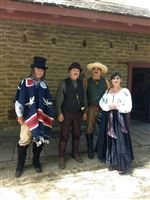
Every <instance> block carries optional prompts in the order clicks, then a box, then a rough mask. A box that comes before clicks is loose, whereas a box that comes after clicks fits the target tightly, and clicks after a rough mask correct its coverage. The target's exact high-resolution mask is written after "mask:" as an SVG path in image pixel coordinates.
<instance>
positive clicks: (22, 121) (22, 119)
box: [17, 116, 24, 125]
mask: <svg viewBox="0 0 150 200" xmlns="http://www.w3.org/2000/svg"><path fill="white" fill-rule="evenodd" d="M17 121H18V123H19V124H20V125H22V124H24V118H23V116H21V117H18V120H17Z"/></svg>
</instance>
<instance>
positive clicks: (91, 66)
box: [87, 62, 108, 74]
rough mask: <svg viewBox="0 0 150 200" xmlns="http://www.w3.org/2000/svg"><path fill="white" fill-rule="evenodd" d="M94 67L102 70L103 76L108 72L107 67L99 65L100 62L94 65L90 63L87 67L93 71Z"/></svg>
mask: <svg viewBox="0 0 150 200" xmlns="http://www.w3.org/2000/svg"><path fill="white" fill-rule="evenodd" d="M93 67H98V68H100V69H101V70H102V73H103V74H106V73H107V71H108V68H107V67H106V66H105V65H102V64H101V63H99V62H94V63H90V64H88V65H87V69H88V70H92V69H93Z"/></svg>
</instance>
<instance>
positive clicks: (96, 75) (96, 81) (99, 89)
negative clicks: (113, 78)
mask: <svg viewBox="0 0 150 200" xmlns="http://www.w3.org/2000/svg"><path fill="white" fill-rule="evenodd" d="M87 69H88V70H89V71H91V73H92V76H91V77H90V78H88V79H87V80H84V83H85V87H86V90H87V100H88V112H87V113H88V115H87V131H86V140H87V150H88V158H89V159H92V158H94V147H93V132H94V128H95V123H96V117H97V114H98V112H99V111H100V107H99V100H100V99H101V97H102V96H103V94H104V93H105V91H106V90H107V89H108V88H109V82H108V81H107V80H106V79H104V78H103V77H102V76H103V75H104V74H106V73H107V71H108V68H107V67H106V66H105V65H102V64H101V63H98V62H95V63H90V64H88V65H87Z"/></svg>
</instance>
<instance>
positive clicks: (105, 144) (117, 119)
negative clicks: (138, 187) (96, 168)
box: [96, 72, 134, 174]
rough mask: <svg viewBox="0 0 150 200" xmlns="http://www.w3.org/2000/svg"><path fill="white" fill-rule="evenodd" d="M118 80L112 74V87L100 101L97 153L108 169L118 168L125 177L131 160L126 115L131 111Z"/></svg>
mask: <svg viewBox="0 0 150 200" xmlns="http://www.w3.org/2000/svg"><path fill="white" fill-rule="evenodd" d="M121 81H122V79H121V74H120V73H119V72H115V73H113V74H112V75H111V83H112V87H111V88H110V89H109V90H107V91H106V92H105V94H104V95H103V97H102V98H101V99H100V102H99V105H100V107H101V109H102V117H101V121H100V122H99V136H98V140H97V144H96V151H97V156H98V158H99V159H101V160H103V161H106V164H107V166H108V169H109V170H114V169H117V170H118V171H119V174H125V173H126V172H129V171H130V168H131V162H132V160H133V159H134V158H133V151H132V143H131V138H130V133H129V128H128V121H127V116H126V114H127V113H129V112H130V111H131V109H132V100H131V94H130V92H129V90H128V89H127V88H122V87H121V85H120V84H121Z"/></svg>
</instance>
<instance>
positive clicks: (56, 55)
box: [0, 21, 150, 131]
mask: <svg viewBox="0 0 150 200" xmlns="http://www.w3.org/2000/svg"><path fill="white" fill-rule="evenodd" d="M0 38H1V41H0V42H1V53H0V130H1V131H4V130H13V129H14V128H15V127H16V125H17V123H16V120H15V118H14V114H13V101H12V98H13V96H14V95H15V92H16V88H17V86H18V83H19V81H20V80H21V79H22V78H24V77H26V76H28V75H29V74H30V65H31V64H32V62H33V57H34V56H44V57H46V58H47V66H48V68H49V69H48V70H47V74H46V80H47V83H48V85H49V87H50V90H51V93H52V95H53V96H55V93H56V88H57V86H58V83H59V81H60V80H61V79H63V78H65V77H66V76H67V68H68V66H69V65H70V64H71V63H72V62H74V61H77V62H79V63H80V64H81V65H82V66H83V69H84V72H85V73H87V71H86V65H87V64H88V63H90V62H94V61H100V62H102V63H103V64H105V65H107V66H108V68H109V72H108V74H107V76H106V77H109V76H110V74H111V72H113V71H116V70H117V71H120V72H121V73H122V75H123V79H124V81H123V85H124V86H126V84H127V76H128V72H127V70H128V66H127V64H126V62H127V61H132V62H138V61H145V62H148V61H150V55H149V52H150V51H149V49H148V47H150V37H149V36H148V35H146V34H141V33H140V34H138V33H124V32H112V31H104V30H96V29H86V28H83V29H82V28H78V27H69V26H59V25H51V24H30V23H25V22H13V21H0ZM87 74H88V73H87Z"/></svg>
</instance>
